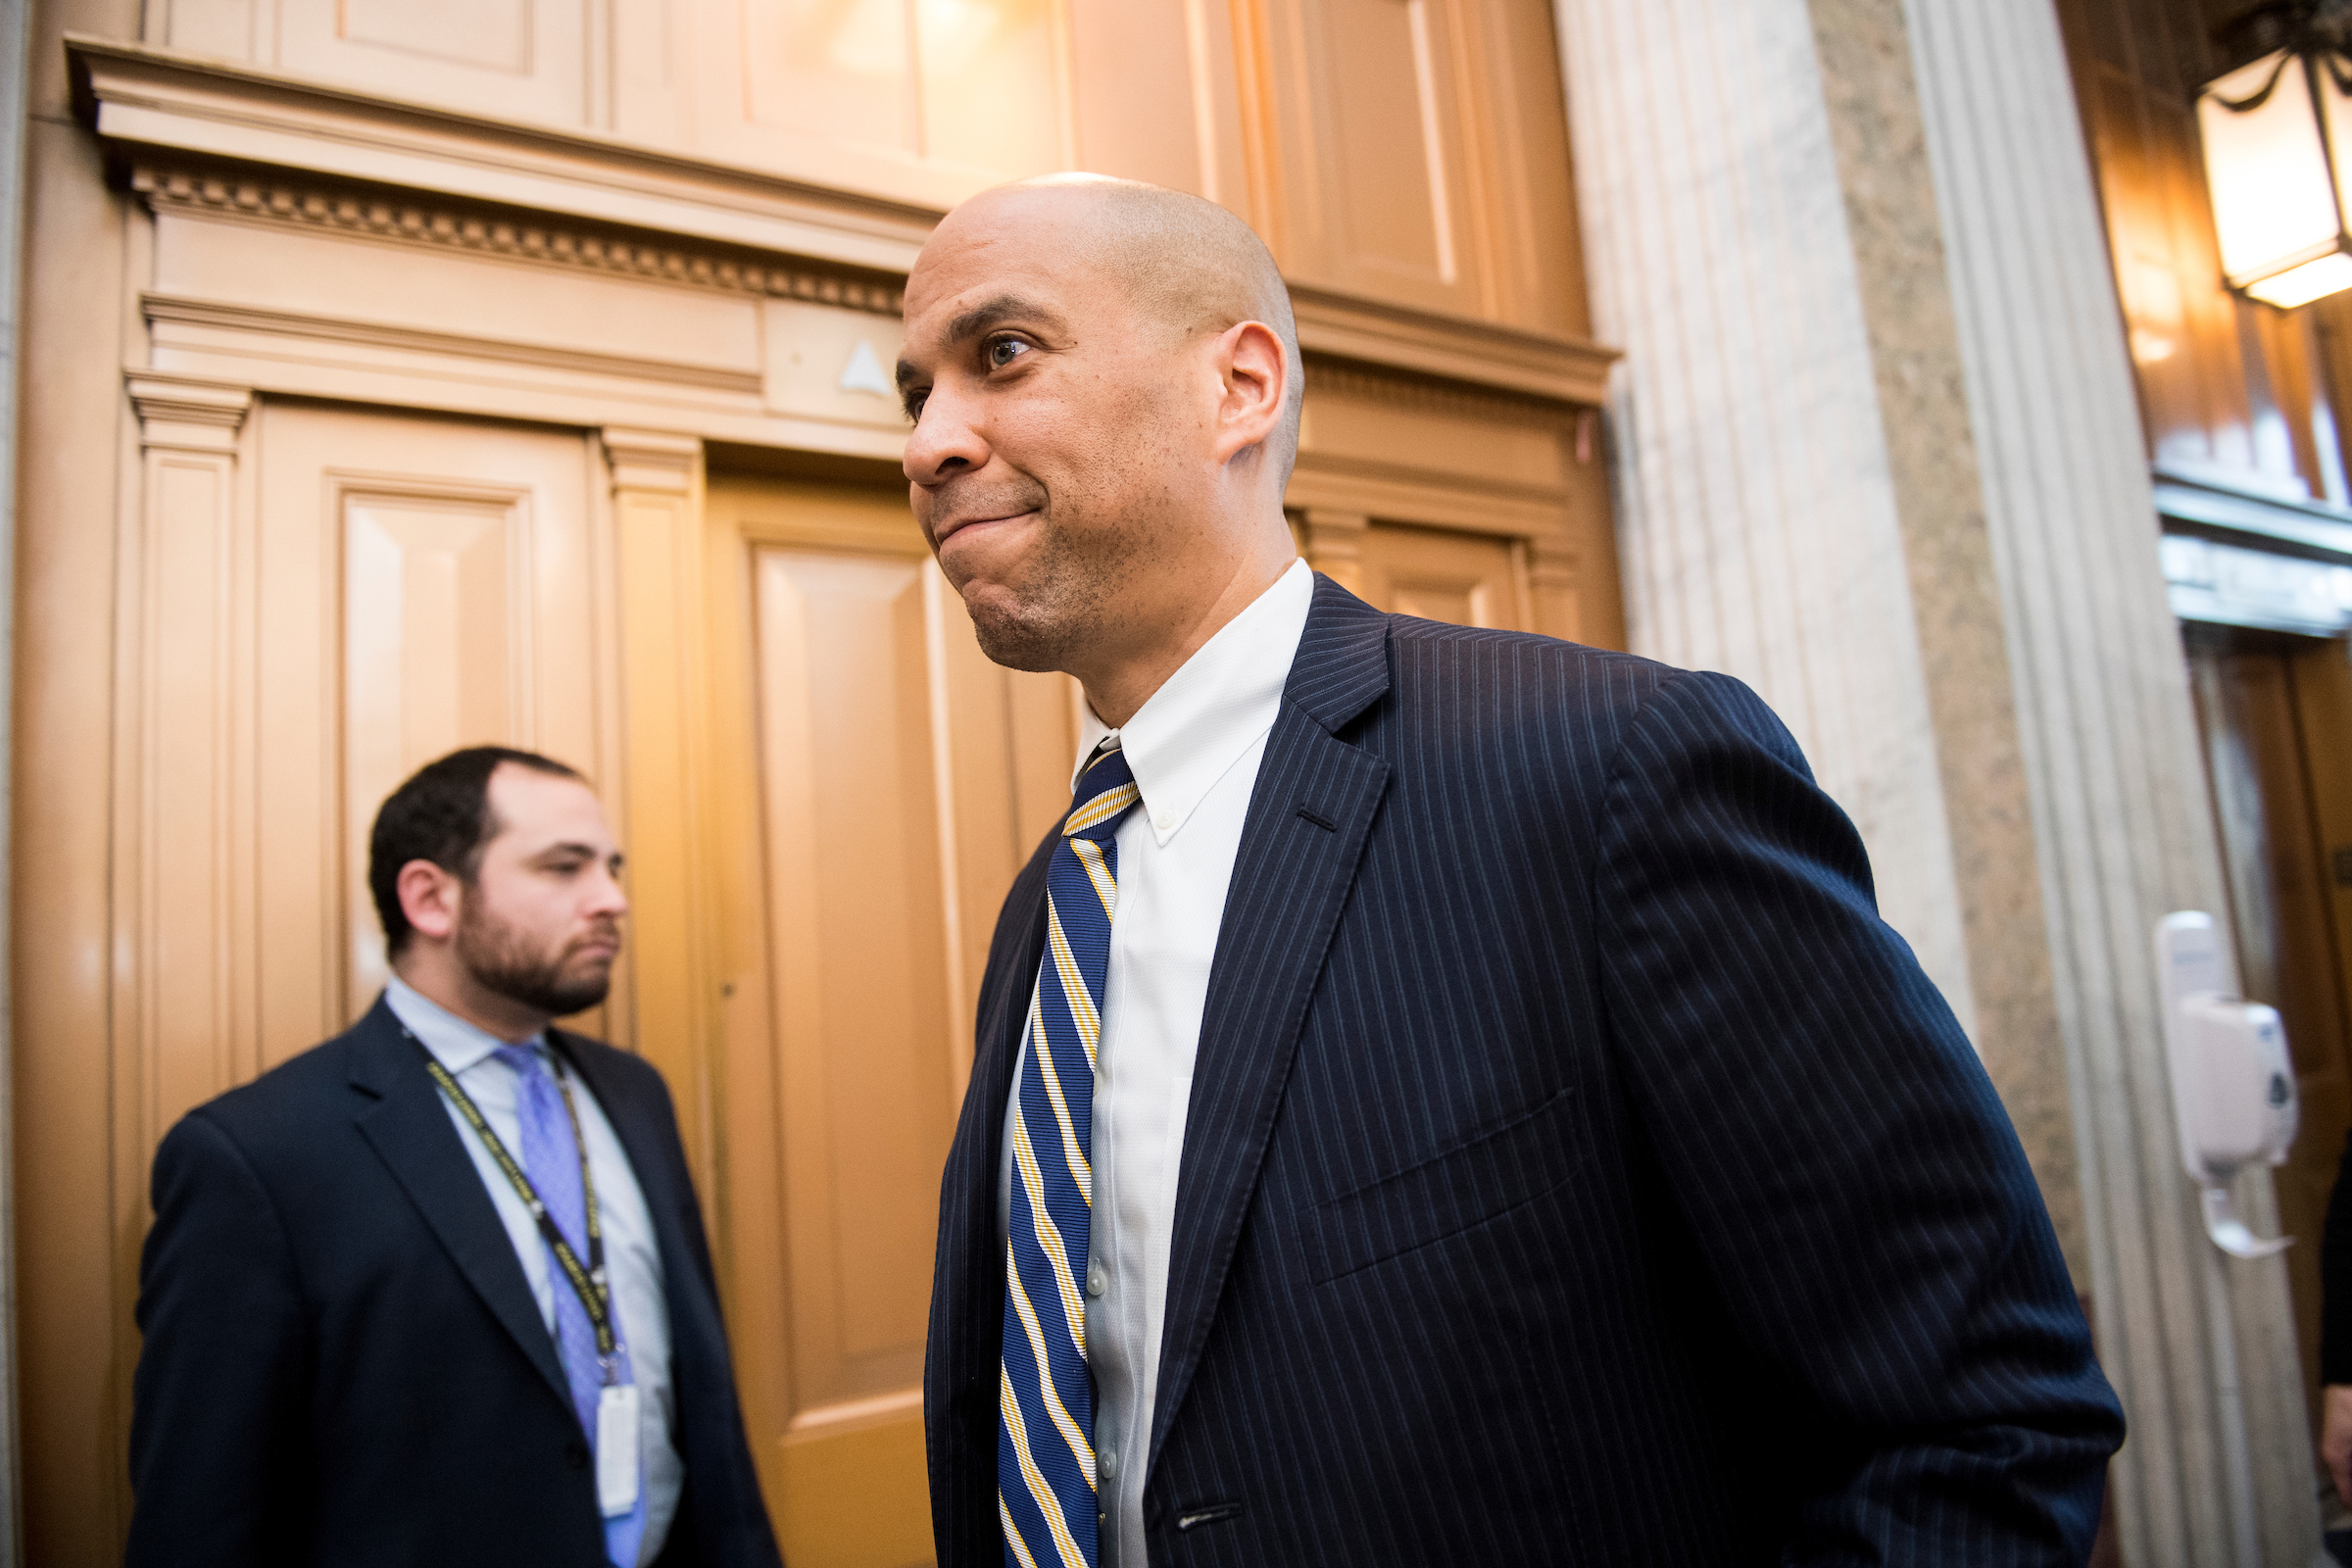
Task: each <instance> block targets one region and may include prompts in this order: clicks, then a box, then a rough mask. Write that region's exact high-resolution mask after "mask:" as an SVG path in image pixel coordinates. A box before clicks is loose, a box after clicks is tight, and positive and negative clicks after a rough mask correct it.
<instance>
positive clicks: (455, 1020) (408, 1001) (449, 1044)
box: [384, 975, 545, 1078]
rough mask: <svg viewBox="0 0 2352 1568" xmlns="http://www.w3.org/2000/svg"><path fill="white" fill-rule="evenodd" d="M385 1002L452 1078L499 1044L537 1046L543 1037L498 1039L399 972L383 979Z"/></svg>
mask: <svg viewBox="0 0 2352 1568" xmlns="http://www.w3.org/2000/svg"><path fill="white" fill-rule="evenodd" d="M384 1005H385V1006H387V1007H390V1008H391V1009H392V1016H393V1017H395V1018H398V1019H399V1020H400V1021H401V1022H402V1023H404V1024H406V1025H408V1028H409V1033H411V1034H413V1035H415V1036H416V1037H417V1039H418V1040H420V1041H422V1042H423V1043H424V1049H425V1050H427V1051H429V1052H431V1053H432V1054H433V1059H434V1060H436V1061H438V1062H440V1063H441V1065H442V1066H443V1067H445V1068H447V1069H448V1070H449V1074H450V1076H451V1077H453V1078H454V1077H456V1076H457V1075H458V1074H460V1073H462V1072H464V1071H466V1069H467V1068H468V1067H472V1066H475V1065H477V1064H478V1063H480V1062H481V1061H482V1060H483V1059H484V1058H486V1057H487V1056H488V1055H489V1054H491V1053H492V1052H494V1051H496V1050H497V1049H498V1048H499V1047H501V1046H506V1045H528V1046H537V1045H539V1044H541V1043H542V1042H543V1041H544V1039H545V1036H544V1035H539V1034H535V1035H533V1036H531V1038H530V1039H528V1040H521V1041H509V1040H501V1039H499V1038H498V1036H496V1035H494V1034H492V1033H490V1031H489V1030H487V1029H484V1028H483V1027H481V1025H479V1024H473V1023H467V1022H466V1020H465V1019H463V1018H461V1017H459V1016H458V1015H457V1014H456V1013H454V1012H452V1011H450V1010H449V1009H448V1008H447V1007H444V1006H442V1005H440V1004H439V1003H437V1002H434V1001H432V1000H430V999H429V998H427V997H426V996H425V995H424V994H423V993H422V992H420V991H418V990H417V988H416V987H415V986H412V985H410V984H409V983H408V982H407V981H406V980H403V979H402V978H401V977H400V976H398V975H393V976H391V977H390V978H389V979H387V980H386V981H385V982H384Z"/></svg>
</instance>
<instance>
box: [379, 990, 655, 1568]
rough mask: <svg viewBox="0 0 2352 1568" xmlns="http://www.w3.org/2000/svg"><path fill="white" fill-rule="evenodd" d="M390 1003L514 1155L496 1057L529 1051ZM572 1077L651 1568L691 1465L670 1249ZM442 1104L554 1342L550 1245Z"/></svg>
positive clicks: (516, 1143) (444, 1013) (436, 1009)
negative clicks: (621, 1358) (627, 1387)
mask: <svg viewBox="0 0 2352 1568" xmlns="http://www.w3.org/2000/svg"><path fill="white" fill-rule="evenodd" d="M384 1002H385V1005H388V1006H389V1007H391V1009H392V1014H393V1016H394V1017H396V1018H398V1019H399V1020H400V1021H401V1022H402V1023H404V1024H406V1025H407V1026H408V1030H409V1033H411V1034H413V1035H415V1036H416V1037H417V1039H418V1040H420V1041H422V1042H423V1043H424V1049H425V1050H427V1051H429V1052H431V1053H432V1054H433V1055H434V1056H435V1057H436V1058H437V1059H438V1060H439V1061H440V1063H441V1065H442V1066H443V1067H444V1068H446V1069H448V1072H449V1075H450V1076H451V1077H452V1078H455V1079H456V1080H457V1081H458V1087H459V1088H461V1089H463V1090H465V1091H466V1095H467V1096H468V1097H470V1098H471V1099H472V1101H473V1103H474V1104H475V1106H476V1107H477V1108H479V1109H480V1111H481V1113H482V1119H483V1120H484V1121H486V1122H488V1123H489V1124H490V1130H491V1131H492V1132H494V1133H496V1134H498V1136H499V1139H500V1141H501V1142H503V1143H504V1144H505V1145H506V1146H507V1148H508V1149H509V1150H510V1151H519V1150H520V1149H521V1148H522V1123H521V1118H520V1116H519V1114H518V1112H517V1111H516V1108H515V1100H516V1090H517V1085H516V1082H515V1072H514V1069H512V1068H510V1067H509V1066H507V1064H506V1063H504V1062H502V1061H500V1060H499V1059H498V1058H497V1057H496V1056H495V1055H493V1054H492V1053H493V1052H495V1051H497V1050H498V1048H499V1047H500V1046H502V1045H507V1044H516V1045H519V1044H522V1042H520V1041H515V1042H508V1041H502V1040H499V1039H498V1038H496V1037H495V1036H493V1035H491V1034H489V1033H488V1032H487V1031H485V1030H482V1029H480V1028H477V1027H476V1026H474V1025H473V1024H470V1023H467V1022H466V1020H465V1019H463V1018H461V1017H459V1016H457V1014H455V1013H453V1012H451V1011H449V1010H448V1009H447V1008H445V1007H442V1006H440V1005H437V1004H435V1003H432V1002H428V1001H426V1000H425V998H424V997H422V996H420V995H419V994H417V991H416V990H415V989H414V988H413V987H411V986H409V985H407V984H406V983H404V982H403V981H402V980H401V979H400V978H399V976H397V975H395V976H394V977H393V978H392V979H391V980H389V981H387V982H386V983H385V986H384ZM530 1044H532V1045H534V1046H536V1047H538V1048H539V1049H540V1050H541V1051H542V1052H545V1050H546V1049H547V1042H546V1040H545V1039H544V1038H543V1037H537V1036H535V1037H533V1039H532V1040H531V1041H530ZM566 1073H567V1075H568V1077H569V1081H570V1083H571V1085H572V1090H573V1094H572V1103H573V1104H574V1105H576V1106H577V1107H578V1109H579V1114H580V1136H581V1137H582V1138H583V1139H584V1140H585V1141H586V1143H587V1145H588V1174H589V1177H590V1179H591V1180H593V1181H594V1182H595V1183H596V1206H597V1214H598V1217H599V1218H600V1219H601V1220H602V1222H603V1225H604V1232H605V1271H606V1277H607V1278H608V1279H609V1280H610V1281H611V1282H612V1287H613V1317H614V1319H615V1320H616V1321H617V1322H618V1325H619V1328H620V1338H621V1343H622V1344H624V1345H626V1346H627V1347H628V1350H629V1371H630V1374H631V1375H632V1376H633V1377H634V1378H635V1380H636V1383H637V1388H638V1409H639V1411H640V1412H641V1415H640V1423H641V1425H640V1432H641V1436H642V1439H643V1446H642V1447H641V1448H640V1449H639V1456H640V1459H641V1461H642V1465H643V1468H642V1469H641V1471H640V1472H639V1474H640V1484H641V1485H642V1486H643V1487H644V1488H645V1542H644V1544H643V1546H642V1547H641V1548H640V1550H639V1552H638V1556H637V1560H638V1562H639V1563H640V1564H645V1563H650V1562H652V1561H653V1560H654V1559H655V1558H656V1557H658V1556H660V1555H661V1554H662V1543H663V1542H664V1541H665V1540H667V1539H668V1537H669V1526H670V1521H671V1520H672V1519H673V1518H675V1517H676V1515H677V1511H678V1495H679V1494H680V1493H682V1492H683V1491H684V1490H685V1486H686V1464H685V1461H684V1460H683V1459H681V1458H679V1457H678V1450H677V1447H676V1446H675V1445H674V1444H673V1443H672V1442H671V1441H670V1432H671V1429H672V1418H673V1415H674V1411H673V1410H672V1403H673V1400H674V1395H673V1393H672V1391H671V1389H670V1382H669V1309H668V1307H667V1306H666V1305H665V1304H664V1298H663V1297H662V1249H661V1245H660V1243H659V1242H658V1241H657V1240H656V1239H655V1236H654V1221H653V1215H652V1214H651V1213H650V1212H648V1210H647V1209H646V1206H645V1194H644V1192H643V1191H642V1190H640V1189H639V1187H638V1186H637V1173H636V1172H635V1171H634V1170H632V1169H630V1167H629V1156H628V1154H627V1152H624V1151H623V1150H622V1149H621V1147H620V1139H619V1137H618V1136H617V1135H615V1134H614V1133H613V1124H612V1123H611V1122H610V1121H608V1120H606V1119H605V1111H604V1107H603V1106H602V1105H599V1104H598V1103H596V1096H595V1095H594V1094H593V1093H591V1092H590V1091H589V1089H588V1086H587V1084H585V1083H584V1082H582V1081H581V1079H580V1077H579V1075H578V1074H577V1073H572V1072H569V1069H568V1068H567V1069H566ZM440 1099H441V1105H442V1108H443V1109H444V1110H447V1111H448V1112H449V1119H450V1122H451V1123H452V1125H454V1126H455V1127H456V1128H457V1131H458V1142H460V1143H461V1144H463V1145H465V1146H466V1152H467V1153H468V1154H470V1155H472V1156H473V1168H474V1169H475V1170H476V1171H477V1172H479V1173H480V1175H481V1178H482V1185H483V1186H484V1187H485V1188H487V1189H489V1192H490V1201H491V1202H493V1203H495V1204H496V1205H497V1206H498V1217H499V1218H500V1219H501V1220H503V1221H504V1222H505V1223H506V1227H507V1239H508V1240H509V1241H511V1242H513V1243H514V1244H515V1255H516V1256H517V1257H519V1258H520V1259H521V1260H522V1273H523V1277H524V1278H525V1279H527V1280H529V1281H530V1285H531V1297H532V1299H534V1300H536V1301H537V1302H538V1303H539V1316H540V1318H541V1319H542V1320H543V1321H544V1322H545V1323H546V1324H547V1331H548V1333H549V1334H551V1335H552V1334H554V1333H555V1331H556V1292H557V1290H558V1289H564V1290H568V1289H570V1286H569V1285H568V1284H566V1283H564V1282H563V1281H560V1280H558V1279H557V1278H556V1270H555V1268H554V1266H553V1264H552V1263H551V1262H550V1261H549V1258H548V1255H547V1242H546V1240H545V1238H543V1237H541V1236H540V1234H539V1227H538V1225H537V1224H535V1223H534V1222H533V1221H532V1219H531V1211H530V1210H529V1209H527V1208H525V1207H523V1206H522V1200H521V1199H520V1198H518V1197H516V1196H515V1188H514V1186H513V1184H511V1183H510V1182H508V1180H507V1178H506V1175H505V1173H504V1172H502V1171H501V1170H500V1169H499V1168H498V1162H497V1161H496V1160H493V1159H492V1158H491V1157H490V1151H489V1150H488V1149H487V1148H485V1147H484V1146H483V1144H482V1141H481V1139H480V1138H478V1137H476V1136H475V1135H474V1131H473V1129H472V1128H470V1127H468V1126H466V1118H465V1117H464V1116H463V1115H462V1114H461V1113H460V1112H459V1110H458V1107H457V1106H456V1105H455V1104H454V1103H451V1101H450V1098H449V1097H448V1096H447V1095H442V1096H441V1097H440ZM517 1157H520V1156H519V1154H517ZM567 1407H568V1406H567Z"/></svg>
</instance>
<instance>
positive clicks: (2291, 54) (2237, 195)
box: [2197, 0, 2352, 311]
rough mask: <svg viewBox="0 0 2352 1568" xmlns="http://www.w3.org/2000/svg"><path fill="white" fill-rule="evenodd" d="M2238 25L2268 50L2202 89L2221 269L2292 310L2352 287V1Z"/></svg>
mask: <svg viewBox="0 0 2352 1568" xmlns="http://www.w3.org/2000/svg"><path fill="white" fill-rule="evenodd" d="M2230 31H2231V33H2232V34H2234V35H2235V36H2237V37H2239V38H2246V39H2254V40H2259V44H2258V46H2260V45H2268V46H2270V47H2269V52H2268V53H2266V54H2264V55H2263V56H2262V57H2261V58H2260V59H2258V60H2256V61H2254V62H2253V63H2252V64H2251V65H2245V66H2240V67H2238V68H2237V69H2236V70H2234V71H2231V72H2229V73H2228V74H2226V75H2222V76H2219V77H2216V78H2215V79H2214V80H2212V81H2209V82H2207V83H2206V84H2205V90H2204V91H2203V92H2201V93H2199V94H2198V95H2197V128H2198V130H2199V131H2201V132H2202V133H2203V137H2204V142H2205V182H2206V186H2207V188H2208V189H2209V190H2210V192H2211V193H2212V197H2213V218H2214V226H2215V228H2216V230H2217V231H2218V233H2219V235H2220V238H2221V244H2222V271H2223V273H2224V274H2225V275H2226V276H2227V277H2228V278H2229V286H2230V287H2231V288H2233V289H2236V290H2237V291H2238V292H2240V293H2242V294H2245V295H2247V296H2249V297H2250V298H2253V299H2258V300H2261V301H2263V302H2264V303H2265V304H2269V305H2275V306H2277V307H2278V308H2279V309H2280V310H2287V311H2291V310H2293V309H2294V308H2295V307H2297V306H2299V305H2308V304H2310V303H2311V302H2312V301H2313V300H2316V299H2322V298H2325V297H2326V296H2327V295H2329V294H2333V293H2335V292H2336V291H2337V290H2339V289H2346V288H2352V223H2348V222H2347V221H2346V214H2347V213H2348V212H2352V0H2298V3H2273V4H2267V5H2262V6H2258V7H2256V8H2255V9H2254V10H2253V11H2251V12H2248V13H2247V14H2246V15H2245V16H2244V17H2241V18H2240V19H2238V21H2237V22H2235V23H2233V24H2231V26H2230Z"/></svg>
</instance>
